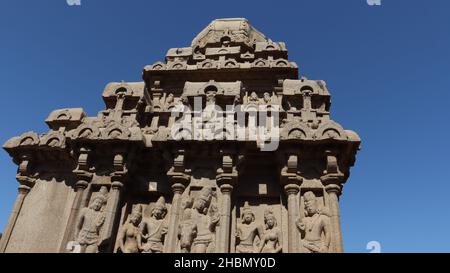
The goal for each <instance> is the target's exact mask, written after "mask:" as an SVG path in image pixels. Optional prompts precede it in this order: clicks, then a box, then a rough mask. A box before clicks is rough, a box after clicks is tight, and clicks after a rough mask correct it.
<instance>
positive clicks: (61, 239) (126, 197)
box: [0, 18, 360, 253]
mask: <svg viewBox="0 0 450 273" xmlns="http://www.w3.org/2000/svg"><path fill="white" fill-rule="evenodd" d="M142 78H143V81H142V82H112V83H109V84H107V85H106V87H105V89H104V91H103V99H104V102H105V110H102V111H100V112H99V113H98V115H97V116H95V117H89V116H87V115H86V114H85V112H84V111H83V109H82V108H70V109H59V110H55V111H53V112H51V113H50V115H49V116H48V118H47V119H46V121H45V122H46V123H47V124H48V127H49V131H48V132H46V133H43V134H37V133H35V132H27V133H24V134H22V135H21V136H18V137H13V138H11V139H10V140H8V141H7V142H6V143H5V144H4V149H5V150H6V151H7V152H8V153H9V155H10V156H11V157H12V158H13V161H14V163H15V164H17V165H18V170H17V175H16V178H17V181H18V182H19V188H18V195H17V199H16V201H15V204H14V207H13V210H12V212H11V215H10V218H9V222H8V224H7V225H6V227H5V229H4V231H3V236H2V239H1V243H0V252H119V253H120V252H122V253H136V252H142V253H155V252H165V253H168V252H177V253H187V252H193V253H211V252H216V253H217V252H218V253H224V252H231V253H259V252H261V253H292V252H309V253H310V252H342V251H343V243H342V232H341V225H340V214H339V196H340V195H341V193H342V189H343V185H344V183H345V182H346V181H347V179H348V177H349V174H350V167H351V166H353V165H354V162H355V155H356V153H357V151H358V149H359V146H360V138H359V137H358V135H357V134H356V133H355V132H353V131H350V130H344V128H343V127H342V126H341V125H339V124H338V123H337V122H335V121H333V120H332V119H331V118H330V105H331V100H330V93H329V91H328V89H327V86H326V84H325V82H324V81H322V80H309V79H307V78H305V77H301V78H300V79H299V76H298V67H297V65H296V64H295V63H294V62H291V61H289V60H288V52H287V49H286V45H285V44H284V43H283V42H273V41H272V40H270V39H269V38H267V37H265V36H264V34H262V33H261V32H259V31H258V30H256V29H255V28H254V27H252V26H251V25H250V24H249V22H248V21H247V20H246V19H242V18H230V19H217V20H214V21H212V22H211V23H210V24H209V25H208V26H207V27H206V28H205V29H203V30H202V31H201V32H200V33H199V34H198V35H197V36H196V37H195V38H194V39H193V40H192V43H191V46H188V47H181V48H171V49H169V50H168V52H167V54H166V58H165V61H164V62H157V63H154V64H152V65H147V66H145V67H144V69H143V74H142ZM274 132H275V133H274Z"/></svg>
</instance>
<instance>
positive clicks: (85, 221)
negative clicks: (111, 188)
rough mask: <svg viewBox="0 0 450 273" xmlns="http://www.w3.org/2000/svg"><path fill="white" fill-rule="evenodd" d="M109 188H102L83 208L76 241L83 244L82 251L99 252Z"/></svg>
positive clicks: (77, 225) (79, 218) (79, 217)
mask: <svg viewBox="0 0 450 273" xmlns="http://www.w3.org/2000/svg"><path fill="white" fill-rule="evenodd" d="M107 194H108V190H107V189H106V187H105V186H103V187H101V188H100V191H99V192H98V194H96V195H95V196H94V197H93V198H92V201H91V203H90V204H89V206H88V207H85V208H83V209H81V211H80V215H79V216H78V221H77V224H76V231H75V238H76V239H75V241H76V242H77V243H78V244H79V245H80V246H81V252H82V253H97V252H98V246H99V244H100V229H101V228H102V226H103V224H104V222H105V217H106V216H105V213H104V212H103V211H102V208H103V206H104V205H105V204H106V202H107Z"/></svg>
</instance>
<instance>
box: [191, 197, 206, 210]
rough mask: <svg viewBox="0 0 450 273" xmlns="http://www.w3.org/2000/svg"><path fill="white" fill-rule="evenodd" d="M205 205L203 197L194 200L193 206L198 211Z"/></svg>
mask: <svg viewBox="0 0 450 273" xmlns="http://www.w3.org/2000/svg"><path fill="white" fill-rule="evenodd" d="M205 207H206V201H205V200H203V199H196V200H195V202H194V208H196V209H197V210H198V211H203V210H204V209H205Z"/></svg>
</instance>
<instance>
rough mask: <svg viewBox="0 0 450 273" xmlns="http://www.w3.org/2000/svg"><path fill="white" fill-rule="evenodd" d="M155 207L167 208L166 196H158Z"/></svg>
mask: <svg viewBox="0 0 450 273" xmlns="http://www.w3.org/2000/svg"><path fill="white" fill-rule="evenodd" d="M153 208H159V209H162V210H165V209H166V199H165V198H164V196H161V197H159V198H158V200H157V201H156V203H155V205H154V207H153Z"/></svg>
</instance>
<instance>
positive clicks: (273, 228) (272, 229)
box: [260, 208, 282, 253]
mask: <svg viewBox="0 0 450 273" xmlns="http://www.w3.org/2000/svg"><path fill="white" fill-rule="evenodd" d="M264 224H265V230H264V235H263V241H262V244H261V249H260V252H262V253H279V252H281V250H282V241H281V240H282V236H281V231H280V229H279V228H278V227H277V219H276V218H275V215H274V213H273V210H272V209H271V208H268V209H266V210H265V211H264Z"/></svg>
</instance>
